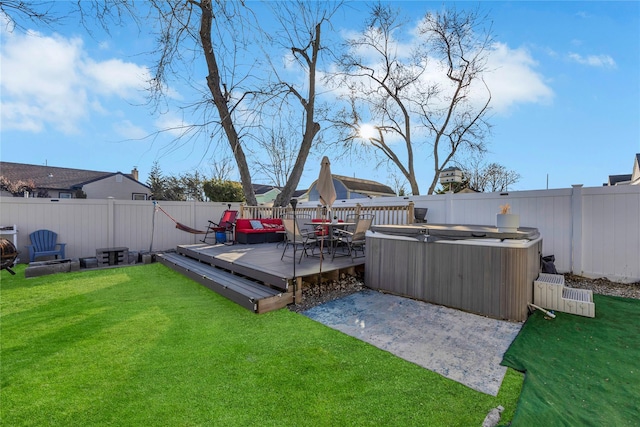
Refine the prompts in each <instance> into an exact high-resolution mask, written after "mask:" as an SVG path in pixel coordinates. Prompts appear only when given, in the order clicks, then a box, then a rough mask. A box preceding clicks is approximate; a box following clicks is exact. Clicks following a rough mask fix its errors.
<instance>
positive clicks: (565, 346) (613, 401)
mask: <svg viewBox="0 0 640 427" xmlns="http://www.w3.org/2000/svg"><path fill="white" fill-rule="evenodd" d="M594 302H595V306H596V317H595V318H588V317H582V316H576V315H572V314H567V313H560V312H556V315H557V317H556V318H555V319H545V316H544V314H543V313H541V312H539V311H537V312H536V313H534V314H533V315H532V316H531V317H530V318H529V320H527V322H526V323H525V325H524V327H523V328H522V330H521V331H520V334H519V335H518V337H517V338H516V339H515V341H514V342H513V344H512V345H511V347H510V348H509V349H508V350H507V352H506V353H505V355H504V359H503V365H505V366H509V367H511V368H514V369H517V370H519V371H522V372H525V382H524V386H523V389H522V394H521V396H520V401H519V402H518V407H517V410H516V413H515V416H514V418H513V422H512V425H513V426H532V425H540V426H559V425H564V426H588V425H589V426H604V425H608V426H637V425H639V423H640V300H635V299H627V298H617V297H609V296H601V295H595V296H594Z"/></svg>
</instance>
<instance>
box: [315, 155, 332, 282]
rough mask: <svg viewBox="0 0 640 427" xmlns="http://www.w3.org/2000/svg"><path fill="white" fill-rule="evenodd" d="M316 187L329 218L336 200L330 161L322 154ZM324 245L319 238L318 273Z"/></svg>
mask: <svg viewBox="0 0 640 427" xmlns="http://www.w3.org/2000/svg"><path fill="white" fill-rule="evenodd" d="M316 189H317V190H318V194H319V196H320V202H321V203H322V204H323V205H325V206H327V208H328V209H327V216H328V217H329V219H330V218H331V213H330V212H331V206H332V205H333V202H335V201H336V198H337V196H336V187H335V186H334V185H333V177H332V176H331V162H329V158H328V157H327V156H324V157H323V158H322V162H321V163H320V176H318V182H317V183H316ZM323 246H324V239H322V240H320V273H322V258H323V255H322V251H323V249H324V248H323Z"/></svg>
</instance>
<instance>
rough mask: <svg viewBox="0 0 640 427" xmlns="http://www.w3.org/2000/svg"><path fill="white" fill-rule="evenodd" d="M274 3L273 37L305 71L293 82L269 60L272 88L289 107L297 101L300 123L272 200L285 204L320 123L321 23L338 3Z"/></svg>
mask: <svg viewBox="0 0 640 427" xmlns="http://www.w3.org/2000/svg"><path fill="white" fill-rule="evenodd" d="M274 5H275V7H276V9H277V12H276V16H277V19H278V21H279V26H280V30H279V31H278V32H277V34H276V37H277V38H276V39H272V40H273V41H275V42H277V43H278V44H280V45H281V47H282V48H284V49H286V50H287V51H288V52H289V54H290V56H291V58H292V60H293V61H294V63H295V64H296V66H297V67H299V68H300V69H301V70H302V71H303V72H304V73H305V79H304V81H303V82H302V83H300V84H296V83H293V82H292V81H290V80H287V79H285V78H283V77H281V75H280V73H279V72H278V68H279V67H278V66H277V65H275V62H274V61H271V63H272V68H273V70H274V73H275V75H276V82H275V85H274V87H273V89H272V90H273V91H274V92H280V93H282V94H284V95H285V98H284V99H283V104H285V103H286V104H287V105H288V106H293V104H296V103H297V104H298V106H299V107H298V111H299V113H298V116H299V117H300V118H301V122H302V129H301V132H300V134H301V137H300V142H299V143H298V144H297V154H296V156H295V162H294V163H293V167H291V168H290V171H289V175H288V177H287V180H286V184H285V185H284V187H283V188H282V192H281V193H280V194H278V196H277V197H276V199H275V201H274V205H275V206H286V205H287V204H288V203H289V200H290V199H291V197H292V196H293V193H294V191H295V190H296V187H297V185H298V183H299V182H300V178H301V177H302V172H303V171H304V167H305V164H306V162H307V158H308V156H309V153H310V151H311V149H312V147H313V144H314V140H315V139H316V136H317V135H318V133H319V132H320V123H319V122H318V120H317V119H316V113H317V97H318V93H317V78H318V77H317V75H318V67H319V65H320V63H321V51H322V50H323V49H324V46H323V43H322V28H323V25H327V24H328V23H329V22H330V19H331V17H332V15H333V14H334V13H335V11H336V10H337V9H338V7H339V5H340V3H333V2H306V1H303V0H298V1H297V2H295V3H288V2H277V3H275V4H274ZM267 56H268V55H267ZM291 98H293V101H291V103H290V101H289V99H291ZM294 135H296V133H294ZM294 138H295V137H294Z"/></svg>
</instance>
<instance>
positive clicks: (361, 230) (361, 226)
mask: <svg viewBox="0 0 640 427" xmlns="http://www.w3.org/2000/svg"><path fill="white" fill-rule="evenodd" d="M374 219H375V217H374V216H373V215H363V218H359V219H358V221H357V223H356V226H355V230H354V231H349V230H340V229H336V230H334V231H333V238H334V250H333V257H332V259H334V258H335V257H336V252H337V251H338V247H339V246H341V245H342V247H343V248H344V247H346V248H347V252H348V255H350V256H351V258H352V259H355V258H359V257H358V256H357V253H358V249H360V251H361V252H362V256H364V245H365V235H366V233H367V230H368V229H369V228H371V224H372V223H373V220H374Z"/></svg>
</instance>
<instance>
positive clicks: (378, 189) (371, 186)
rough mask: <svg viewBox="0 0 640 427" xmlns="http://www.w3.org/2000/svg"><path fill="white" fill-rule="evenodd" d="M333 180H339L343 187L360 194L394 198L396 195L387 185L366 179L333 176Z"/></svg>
mask: <svg viewBox="0 0 640 427" xmlns="http://www.w3.org/2000/svg"><path fill="white" fill-rule="evenodd" d="M332 176H333V178H334V179H338V180H340V181H341V182H342V183H343V184H344V186H345V187H347V188H348V189H349V190H350V191H357V192H360V193H376V194H389V195H391V196H395V195H396V193H395V191H393V189H392V188H391V187H389V186H388V185H384V184H381V183H379V182H376V181H371V180H368V179H360V178H352V177H349V176H343V175H333V174H332Z"/></svg>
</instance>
